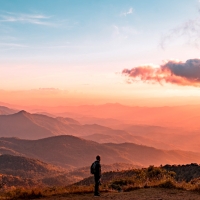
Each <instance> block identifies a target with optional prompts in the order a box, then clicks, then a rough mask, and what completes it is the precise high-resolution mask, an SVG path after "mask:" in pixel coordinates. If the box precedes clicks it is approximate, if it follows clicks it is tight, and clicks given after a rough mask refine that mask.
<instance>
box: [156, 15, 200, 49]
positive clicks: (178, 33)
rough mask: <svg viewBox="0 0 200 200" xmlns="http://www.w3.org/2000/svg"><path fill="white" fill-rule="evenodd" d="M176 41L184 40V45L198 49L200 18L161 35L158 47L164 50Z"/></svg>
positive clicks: (199, 43)
mask: <svg viewBox="0 0 200 200" xmlns="http://www.w3.org/2000/svg"><path fill="white" fill-rule="evenodd" d="M177 39H184V41H186V43H188V44H190V45H194V46H195V47H197V48H199V46H200V17H197V18H196V19H190V20H188V21H186V22H184V23H183V24H181V25H179V26H177V27H175V28H173V29H171V30H169V31H168V32H167V33H165V34H163V35H162V37H161V40H160V47H161V48H162V49H165V48H166V47H167V46H168V45H169V44H170V43H171V42H174V41H175V40H177Z"/></svg>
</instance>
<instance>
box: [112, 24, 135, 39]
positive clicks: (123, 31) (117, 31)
mask: <svg viewBox="0 0 200 200" xmlns="http://www.w3.org/2000/svg"><path fill="white" fill-rule="evenodd" d="M112 28H113V36H114V37H117V38H118V39H126V38H129V37H131V36H132V35H135V34H138V31H137V30H136V29H135V28H133V27H131V26H117V25H113V26H112Z"/></svg>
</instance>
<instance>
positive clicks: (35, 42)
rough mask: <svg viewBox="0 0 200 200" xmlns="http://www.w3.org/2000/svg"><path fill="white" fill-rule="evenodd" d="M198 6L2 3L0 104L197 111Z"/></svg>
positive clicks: (174, 1) (64, 0)
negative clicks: (192, 106)
mask: <svg viewBox="0 0 200 200" xmlns="http://www.w3.org/2000/svg"><path fill="white" fill-rule="evenodd" d="M199 52H200V1H198V0H162V1H160V0H151V1H149V0H140V1H138V0H123V1H122V0H101V1H95V0H84V1H83V0H73V1H72V0H56V1H54V0H34V1H27V0H6V1H5V0H0V102H6V103H11V104H22V105H49V106H55V105H82V104H103V103H115V102H117V103H121V104H128V105H138V106H143V105H145V106H152V105H158V106H162V105H180V104H195V103H198V102H199V100H200V87H199V86H200V84H199V83H200V60H199V59H200V54H199Z"/></svg>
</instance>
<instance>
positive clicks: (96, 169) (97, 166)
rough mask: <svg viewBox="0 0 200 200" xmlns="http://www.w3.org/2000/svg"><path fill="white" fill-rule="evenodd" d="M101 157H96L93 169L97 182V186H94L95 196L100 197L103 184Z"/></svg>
mask: <svg viewBox="0 0 200 200" xmlns="http://www.w3.org/2000/svg"><path fill="white" fill-rule="evenodd" d="M100 160H101V158H100V156H99V155H97V156H96V161H95V162H94V163H93V164H92V167H93V168H94V181H95V186H94V196H95V197H98V196H100V194H99V185H100V184H101V164H100Z"/></svg>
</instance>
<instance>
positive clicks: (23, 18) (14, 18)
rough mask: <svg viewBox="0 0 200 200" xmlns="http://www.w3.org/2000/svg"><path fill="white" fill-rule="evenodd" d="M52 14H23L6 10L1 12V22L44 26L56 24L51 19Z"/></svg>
mask: <svg viewBox="0 0 200 200" xmlns="http://www.w3.org/2000/svg"><path fill="white" fill-rule="evenodd" d="M51 18H52V17H51V16H45V15H41V14H23V13H11V12H5V13H4V14H0V22H2V23H6V22H7V23H29V24H36V25H44V26H54V25H55V24H53V23H52V22H51V21H50V19H51Z"/></svg>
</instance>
